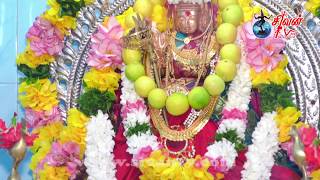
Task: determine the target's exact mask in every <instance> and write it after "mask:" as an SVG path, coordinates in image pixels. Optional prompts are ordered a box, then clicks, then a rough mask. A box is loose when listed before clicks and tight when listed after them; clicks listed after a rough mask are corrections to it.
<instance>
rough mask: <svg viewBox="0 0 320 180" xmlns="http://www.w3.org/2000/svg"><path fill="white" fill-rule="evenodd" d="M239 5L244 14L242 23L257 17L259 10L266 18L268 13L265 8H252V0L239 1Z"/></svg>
mask: <svg viewBox="0 0 320 180" xmlns="http://www.w3.org/2000/svg"><path fill="white" fill-rule="evenodd" d="M239 5H240V6H241V7H242V10H243V14H244V22H248V21H251V20H252V19H253V18H254V15H255V14H257V15H259V14H260V12H261V10H262V11H263V13H264V14H265V15H266V16H268V14H269V13H268V11H267V10H266V9H265V8H262V7H260V6H252V0H239Z"/></svg>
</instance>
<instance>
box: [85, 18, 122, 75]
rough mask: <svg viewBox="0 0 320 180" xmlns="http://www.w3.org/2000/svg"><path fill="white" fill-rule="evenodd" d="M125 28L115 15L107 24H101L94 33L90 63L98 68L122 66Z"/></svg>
mask: <svg viewBox="0 0 320 180" xmlns="http://www.w3.org/2000/svg"><path fill="white" fill-rule="evenodd" d="M122 36H123V29H122V28H121V26H120V24H119V23H118V22H117V20H116V19H115V18H114V17H110V19H109V21H108V24H107V26H106V27H105V26H103V25H99V28H98V32H97V33H96V34H94V35H93V37H92V39H91V41H92V45H91V50H90V53H89V57H88V65H89V66H93V67H95V68H97V69H103V68H106V67H113V68H120V67H121V65H122V58H121V52H122V46H121V41H120V39H121V37H122Z"/></svg>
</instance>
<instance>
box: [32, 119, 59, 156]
mask: <svg viewBox="0 0 320 180" xmlns="http://www.w3.org/2000/svg"><path fill="white" fill-rule="evenodd" d="M62 129H63V122H62V121H58V122H53V123H51V124H49V125H47V126H44V127H41V128H37V129H35V130H33V131H32V133H35V134H38V138H37V139H35V140H34V142H33V145H32V147H31V151H32V152H33V153H36V152H37V151H38V149H40V148H43V147H47V146H51V143H52V142H53V141H54V140H56V139H58V138H59V134H60V132H61V131H62Z"/></svg>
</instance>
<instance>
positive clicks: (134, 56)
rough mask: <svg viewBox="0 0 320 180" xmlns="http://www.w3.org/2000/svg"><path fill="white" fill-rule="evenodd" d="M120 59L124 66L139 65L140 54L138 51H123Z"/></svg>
mask: <svg viewBox="0 0 320 180" xmlns="http://www.w3.org/2000/svg"><path fill="white" fill-rule="evenodd" d="M122 59H123V61H124V63H125V64H133V63H141V59H142V54H141V52H140V51H139V50H135V49H123V51H122Z"/></svg>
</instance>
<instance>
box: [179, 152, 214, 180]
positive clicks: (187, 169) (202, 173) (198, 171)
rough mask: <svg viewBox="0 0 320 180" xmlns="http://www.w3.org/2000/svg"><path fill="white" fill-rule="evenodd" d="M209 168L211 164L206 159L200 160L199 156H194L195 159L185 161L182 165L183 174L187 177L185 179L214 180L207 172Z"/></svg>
mask: <svg viewBox="0 0 320 180" xmlns="http://www.w3.org/2000/svg"><path fill="white" fill-rule="evenodd" d="M196 164H200V165H201V166H200V167H197V166H196ZM210 166H211V163H210V161H209V160H208V159H207V158H205V159H202V158H201V156H196V157H195V158H192V159H188V160H187V162H186V163H185V164H184V165H183V167H184V168H183V172H184V174H185V175H187V176H186V177H189V178H190V179H202V180H211V179H214V178H213V176H212V175H211V174H210V173H209V172H208V169H209V167H210Z"/></svg>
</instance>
